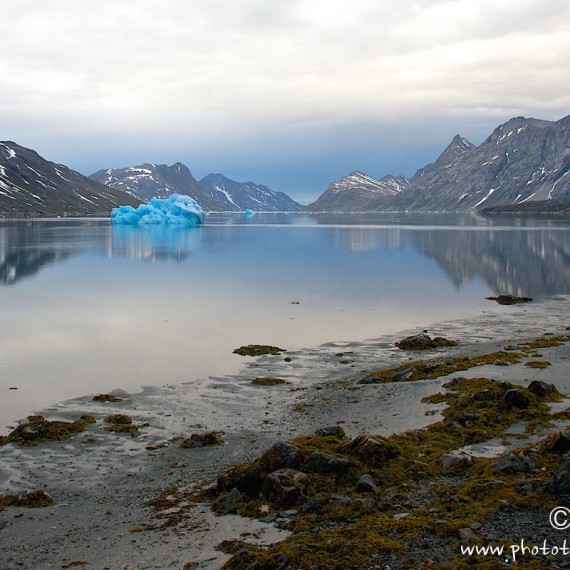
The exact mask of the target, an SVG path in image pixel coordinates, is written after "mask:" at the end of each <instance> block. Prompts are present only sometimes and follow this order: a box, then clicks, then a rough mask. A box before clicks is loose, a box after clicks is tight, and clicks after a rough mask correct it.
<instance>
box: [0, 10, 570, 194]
mask: <svg viewBox="0 0 570 570" xmlns="http://www.w3.org/2000/svg"><path fill="white" fill-rule="evenodd" d="M0 8H1V14H2V22H3V26H2V28H3V31H2V38H1V47H0V102H1V105H0V125H1V131H0V139H2V140H14V141H15V142H18V143H19V144H22V145H24V146H28V147H31V148H34V149H35V150H37V151H38V152H40V154H42V155H43V156H45V157H46V158H48V159H50V160H53V161H56V162H61V163H64V164H67V165H68V166H71V167H72V168H75V169H77V170H79V171H80V172H82V173H84V174H90V173H91V172H93V171H95V170H99V169H101V168H106V167H110V166H112V167H121V166H127V165H131V164H140V163H142V162H160V163H163V162H164V163H168V164H172V163H174V162H176V161H179V160H180V161H182V162H184V163H185V164H187V165H188V166H189V168H190V169H191V170H192V172H193V173H194V174H195V176H197V177H202V176H204V175H206V174H207V173H208V172H210V171H216V172H223V173H224V174H226V175H227V176H229V177H230V178H234V179H237V180H245V179H250V180H254V181H255V182H258V183H263V184H267V185H268V186H270V187H272V188H274V189H275V190H281V191H284V192H288V193H291V194H292V195H293V196H294V197H295V196H296V197H301V196H302V195H303V194H305V195H307V197H316V195H317V194H319V193H320V192H321V191H322V190H324V188H325V187H326V185H327V184H328V183H329V182H331V181H332V180H334V179H335V178H338V177H340V176H342V175H343V174H346V173H348V172H349V171H350V170H356V169H360V170H364V171H366V172H367V173H369V174H371V175H373V176H377V177H381V176H383V175H384V174H387V173H388V172H390V173H393V174H398V173H404V174H408V175H411V174H413V172H414V171H415V170H416V169H417V168H419V167H421V166H423V165H424V164H425V163H427V162H430V161H432V160H433V159H435V158H436V156H437V155H438V154H439V152H441V151H442V150H443V148H444V147H445V146H446V145H447V144H448V143H449V141H450V140H451V138H452V137H453V135H454V134H456V133H460V134H462V135H463V136H466V137H467V138H469V139H471V140H472V142H474V143H476V144H479V143H480V142H481V141H482V140H483V138H484V137H485V136H487V135H488V134H489V133H490V132H491V130H492V129H493V128H494V127H495V126H497V125H498V124H500V123H502V122H505V121H506V120H508V119H509V118H511V117H513V116H518V115H524V116H533V117H537V118H543V119H554V120H555V119H559V118H561V117H563V116H565V115H567V114H569V113H570V89H569V83H568V82H569V78H570V63H569V58H568V54H569V53H570V3H569V2H568V1H567V0H518V1H517V2H516V3H514V2H512V1H511V0H453V1H438V0H384V1H382V2H379V1H378V0H351V1H350V2H349V1H341V0H299V1H296V0H286V1H285V0H283V1H275V0H240V1H239V2H236V1H235V0H233V1H232V0H137V1H136V2H135V1H126V0H99V1H98V2H94V3H91V2H86V1H83V0H17V1H14V0H10V1H7V0H0Z"/></svg>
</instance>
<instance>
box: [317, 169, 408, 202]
mask: <svg viewBox="0 0 570 570" xmlns="http://www.w3.org/2000/svg"><path fill="white" fill-rule="evenodd" d="M409 185H410V181H409V180H408V179H407V178H406V177H405V176H391V175H388V176H384V178H382V179H380V180H376V179H375V178H372V177H371V176H368V175H367V174H364V173H363V172H351V173H350V174H347V175H346V176H343V177H342V178H341V179H340V180H338V181H337V182H333V183H332V184H330V185H329V186H328V188H327V189H326V190H325V192H323V194H321V195H320V196H319V198H318V199H317V201H316V202H313V204H311V205H310V206H307V208H306V210H307V211H309V212H342V211H344V212H351V211H352V212H354V211H366V210H369V209H370V208H371V206H370V205H371V204H374V203H375V202H378V201H379V200H383V199H388V200H390V199H391V198H393V197H394V196H396V195H397V194H399V193H400V192H402V190H404V189H405V188H407V187H408V186H409Z"/></svg>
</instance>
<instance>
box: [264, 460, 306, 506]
mask: <svg viewBox="0 0 570 570" xmlns="http://www.w3.org/2000/svg"><path fill="white" fill-rule="evenodd" d="M306 481H307V475H306V474H305V473H303V472H302V471H297V470H296V469H279V470H277V471H274V472H273V473H270V474H269V475H268V476H267V477H266V478H265V481H264V483H263V489H262V491H261V494H262V496H263V498H264V499H266V500H267V501H269V502H270V503H272V504H273V505H275V506H277V507H280V508H289V507H292V506H293V505H295V503H297V502H298V501H299V500H300V499H302V498H303V497H304V496H306V492H307V487H306Z"/></svg>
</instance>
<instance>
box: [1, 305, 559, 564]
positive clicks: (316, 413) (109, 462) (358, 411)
mask: <svg viewBox="0 0 570 570" xmlns="http://www.w3.org/2000/svg"><path fill="white" fill-rule="evenodd" d="M489 303H490V304H489V309H488V310H486V311H484V312H482V314H480V315H478V316H477V317H474V318H472V319H467V320H462V321H447V322H442V323H437V324H435V325H429V323H426V326H425V328H426V329H427V330H428V332H429V334H430V335H432V336H437V335H441V336H445V337H446V338H450V339H455V340H458V341H459V342H460V346H458V347H453V348H446V349H438V350H435V351H429V352H427V353H425V352H422V353H421V354H418V353H407V352H403V351H401V350H399V349H397V348H395V347H394V342H395V341H397V340H399V339H401V338H402V337H404V336H407V335H409V334H415V333H418V332H421V330H422V329H417V330H407V331H402V332H400V333H399V334H397V335H391V336H389V337H382V338H380V339H372V340H367V341H364V342H354V343H348V342H342V343H335V342H331V343H327V344H325V345H322V346H319V347H314V348H310V349H304V350H299V351H292V352H287V353H283V354H282V355H281V356H273V357H260V358H257V359H251V361H250V363H248V365H246V366H245V367H244V369H243V370H242V371H241V373H240V374H239V375H237V376H232V377H221V378H210V379H207V380H202V381H195V382H191V383H188V384H183V385H173V386H164V387H162V388H147V389H145V390H143V391H141V392H139V393H136V394H125V393H119V392H117V394H119V395H121V396H122V397H123V398H124V401H123V402H121V403H114V404H101V403H97V402H93V401H92V400H91V397H92V395H87V396H85V397H84V398H77V399H74V400H70V401H67V402H63V403H61V404H59V405H57V406H54V407H53V408H50V409H48V410H44V411H38V413H42V414H43V415H45V416H46V417H47V418H48V419H75V418H77V417H78V416H80V415H81V414H92V415H94V416H95V417H96V419H97V420H98V421H97V423H96V424H95V425H93V426H91V427H90V428H89V429H88V430H87V431H86V432H83V433H79V434H76V435H75V436H73V437H72V438H71V439H69V440H67V441H65V442H53V443H49V444H42V445H40V446H38V447H34V448H20V447H16V446H14V445H13V444H10V445H8V446H5V447H2V448H0V485H1V489H2V490H1V491H0V492H2V493H20V492H25V491H27V490H29V489H38V488H40V489H45V490H46V491H47V492H48V493H50V495H52V496H53V498H54V499H55V501H56V502H57V506H56V507H52V508H41V509H23V508H8V509H6V510H4V511H2V512H0V540H1V543H2V549H0V567H1V568H3V569H6V570H10V569H13V568H26V569H27V568H61V567H63V566H64V565H66V564H69V563H71V562H86V563H87V564H88V565H85V567H86V568H95V569H105V568H109V569H113V570H114V569H117V568H136V569H137V570H143V569H147V568H178V569H181V568H182V567H183V566H184V564H186V563H187V562H189V561H196V562H199V566H198V567H199V568H219V567H221V565H223V562H224V561H225V560H227V558H228V556H227V555H225V554H223V553H221V552H219V551H217V550H215V549H214V546H215V545H216V544H218V543H219V542H221V541H222V540H224V539H231V538H240V537H242V538H243V535H244V533H248V534H247V540H251V541H256V542H257V543H266V544H268V543H272V542H275V541H277V540H279V539H280V536H283V533H284V531H280V530H278V529H276V528H275V527H274V526H273V525H270V524H263V523H260V522H258V521H251V520H247V519H243V518H240V517H237V516H233V515H232V516H226V517H215V516H213V514H212V513H211V512H210V510H209V509H208V507H207V506H206V505H197V506H196V507H195V508H194V509H193V511H192V513H193V515H192V517H191V518H189V519H188V520H187V521H186V522H185V523H183V524H182V525H180V526H178V527H177V530H176V531H173V530H172V529H161V530H148V531H146V532H132V531H133V530H136V529H141V528H142V527H144V525H153V524H155V523H156V520H155V519H153V516H152V515H153V513H152V510H151V509H150V508H148V507H146V506H145V501H147V500H150V499H153V498H155V497H156V496H157V495H158V494H160V493H161V492H163V491H164V490H165V489H168V488H170V487H174V486H176V487H180V486H188V485H192V484H195V483H196V482H199V481H202V480H209V481H215V478H216V475H217V473H218V472H219V470H220V469H221V468H222V467H224V466H226V465H229V464H232V463H236V462H240V461H245V460H250V459H253V458H255V457H257V456H258V455H259V454H260V453H262V452H263V451H264V450H265V449H266V448H268V447H269V446H270V445H271V444H272V443H273V442H275V441H276V440H279V439H283V440H287V439H290V438H292V437H295V436H298V435H302V434H306V433H312V432H314V430H315V429H317V428H320V427H325V426H329V425H335V424H337V423H340V424H341V425H342V426H343V427H344V429H345V430H346V432H347V434H348V435H349V436H350V437H354V436H356V435H359V434H361V433H374V434H379V435H389V434H391V433H397V432H401V431H405V430H407V429H416V428H421V427H423V426H426V425H428V424H429V423H432V422H435V421H438V420H439V419H440V416H439V414H438V413H437V412H436V413H435V414H434V413H432V411H433V410H434V406H433V405H428V404H423V403H422V402H421V399H422V397H424V396H426V395H428V394H432V393H435V392H438V391H439V390H440V387H441V385H442V384H443V383H445V382H446V381H447V380H449V377H446V378H438V379H436V380H426V381H420V382H408V383H394V384H385V385H366V386H364V385H356V384H355V382H356V380H357V379H358V378H360V377H362V376H363V375H364V373H366V372H370V371H373V370H377V369H381V368H384V367H387V366H394V365H397V364H400V363H402V362H404V361H405V360H407V359H417V358H426V357H427V358H429V357H431V356H435V355H437V356H443V355H447V354H449V355H453V356H455V355H460V354H480V353H487V352H492V351H494V350H499V349H502V348H504V346H505V345H507V344H517V343H519V342H521V341H523V340H525V339H532V338H536V337H540V336H542V335H544V334H568V331H566V327H567V326H570V312H569V311H568V309H569V308H570V297H558V298H554V299H549V300H547V301H542V302H534V303H528V304H524V305H516V306H511V307H500V306H497V305H494V304H493V303H491V302H489ZM540 352H541V353H543V355H544V358H545V359H546V360H548V361H549V362H551V366H549V367H548V368H545V369H542V370H539V369H529V368H527V367H524V364H523V363H520V364H517V365H513V366H509V367H496V366H484V367H478V368H476V369H474V370H470V371H466V372H464V373H461V374H456V376H458V375H463V376H468V375H477V376H487V377H490V378H497V379H506V380H509V381H512V382H515V383H519V384H523V385H526V384H527V383H528V382H530V381H532V380H534V379H539V380H544V381H545V382H548V383H553V384H555V385H556V386H557V387H558V389H559V390H560V391H561V392H562V393H563V394H570V347H569V346H568V344H564V345H562V346H559V347H553V348H547V349H544V350H542V349H541V351H540ZM285 357H288V358H291V359H292V360H291V361H290V362H286V361H285V360H284V358H285ZM259 376H271V377H277V378H283V379H285V380H287V381H288V382H290V383H289V384H286V385H282V386H276V387H264V386H252V385H251V384H250V382H251V380H252V379H253V378H255V377H259ZM428 411H430V413H429V414H426V412H428ZM116 413H125V414H129V415H131V416H132V417H133V419H134V420H135V421H136V422H137V423H148V424H149V426H148V427H145V428H143V429H142V430H141V432H140V435H139V436H138V437H130V436H128V435H126V434H117V435H115V434H110V433H108V432H104V431H103V429H102V426H103V425H104V424H103V422H102V420H103V418H105V417H106V416H108V415H110V414H116ZM208 430H221V431H223V432H225V433H224V436H223V437H224V440H225V445H223V446H220V447H210V448H201V449H181V448H180V446H179V443H180V442H179V440H178V439H176V438H182V437H189V436H190V434H191V433H199V432H203V431H208ZM77 566H78V565H77ZM78 567H79V566H78Z"/></svg>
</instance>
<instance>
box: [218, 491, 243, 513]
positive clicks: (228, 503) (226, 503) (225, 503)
mask: <svg viewBox="0 0 570 570" xmlns="http://www.w3.org/2000/svg"><path fill="white" fill-rule="evenodd" d="M244 500H245V497H244V496H243V495H242V494H241V493H240V492H239V490H238V489H236V488H235V487H234V488H233V489H231V490H230V492H229V493H228V494H227V495H225V496H222V497H218V499H216V502H215V503H214V510H215V511H216V512H217V513H219V514H221V515H228V514H230V513H237V510H238V507H239V504H240V503H243V502H244Z"/></svg>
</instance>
